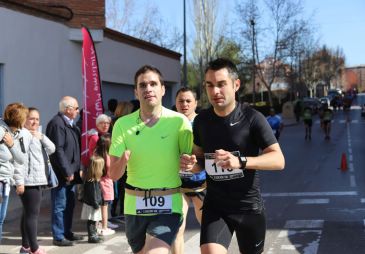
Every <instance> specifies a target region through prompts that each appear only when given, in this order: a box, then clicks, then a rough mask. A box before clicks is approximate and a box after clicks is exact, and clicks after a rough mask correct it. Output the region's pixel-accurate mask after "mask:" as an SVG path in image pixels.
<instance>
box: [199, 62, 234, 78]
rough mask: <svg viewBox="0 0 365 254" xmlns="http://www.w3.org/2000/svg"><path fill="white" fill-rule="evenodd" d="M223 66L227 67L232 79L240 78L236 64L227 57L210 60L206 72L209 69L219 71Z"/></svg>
mask: <svg viewBox="0 0 365 254" xmlns="http://www.w3.org/2000/svg"><path fill="white" fill-rule="evenodd" d="M223 68H226V69H227V71H228V73H229V75H230V76H231V78H232V79H238V70H237V67H236V65H235V64H234V63H233V62H232V61H231V60H228V59H226V58H217V59H215V60H213V61H210V62H209V63H208V66H207V68H206V69H205V74H206V73H207V72H208V71H209V70H213V71H218V70H220V69H223Z"/></svg>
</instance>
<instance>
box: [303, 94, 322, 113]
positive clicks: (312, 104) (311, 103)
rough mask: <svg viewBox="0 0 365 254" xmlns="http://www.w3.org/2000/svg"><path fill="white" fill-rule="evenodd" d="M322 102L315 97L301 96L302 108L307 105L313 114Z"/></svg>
mask: <svg viewBox="0 0 365 254" xmlns="http://www.w3.org/2000/svg"><path fill="white" fill-rule="evenodd" d="M321 106H322V104H321V102H320V100H319V99H318V98H316V97H305V98H303V108H305V107H309V108H310V109H311V110H312V113H313V114H316V113H317V112H318V110H319V109H320V108H321Z"/></svg>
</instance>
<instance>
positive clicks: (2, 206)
mask: <svg viewBox="0 0 365 254" xmlns="http://www.w3.org/2000/svg"><path fill="white" fill-rule="evenodd" d="M8 203H9V196H3V202H2V203H0V243H1V238H2V235H3V224H4V220H5V217H6V210H7V209H8Z"/></svg>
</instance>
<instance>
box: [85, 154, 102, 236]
mask: <svg viewBox="0 0 365 254" xmlns="http://www.w3.org/2000/svg"><path fill="white" fill-rule="evenodd" d="M104 165H105V164H104V159H103V158H102V157H97V156H95V157H94V156H93V157H91V159H90V165H89V167H88V170H87V171H86V173H85V175H84V180H85V181H84V185H83V187H84V196H83V199H82V201H83V203H84V204H83V205H82V210H81V219H82V220H87V235H88V242H89V243H100V242H102V241H103V238H102V237H100V236H99V235H98V233H97V230H96V223H97V222H98V221H100V220H101V219H102V218H101V210H100V206H101V204H102V203H103V200H102V193H101V190H100V179H101V176H102V175H103V168H104Z"/></svg>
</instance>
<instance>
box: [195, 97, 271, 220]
mask: <svg viewBox="0 0 365 254" xmlns="http://www.w3.org/2000/svg"><path fill="white" fill-rule="evenodd" d="M193 133H194V144H195V145H197V146H199V147H201V148H202V149H203V151H204V153H214V152H215V150H218V149H223V150H226V151H240V153H241V156H242V155H243V156H247V157H251V156H253V157H255V156H258V155H259V154H260V151H261V150H263V149H265V148H266V147H268V146H270V145H272V144H275V143H277V140H276V138H275V136H274V134H273V132H272V129H271V127H270V125H269V124H268V122H267V121H266V119H265V117H264V116H263V115H262V114H261V113H259V112H258V111H256V110H254V109H252V108H251V107H250V106H248V105H245V104H241V103H236V107H235V109H234V110H233V111H232V112H231V113H230V114H229V115H228V116H226V117H219V116H217V115H216V114H215V113H214V110H213V108H212V107H211V108H209V109H206V110H203V111H201V112H200V113H199V115H198V116H197V117H196V118H195V120H194V124H193ZM204 207H205V208H207V207H212V208H214V209H219V210H222V211H226V212H229V213H236V212H237V213H240V212H242V211H253V212H261V210H262V209H263V202H262V198H261V195H260V188H259V175H258V173H257V171H256V170H249V169H245V170H244V177H242V178H237V179H232V180H226V181H215V180H212V178H211V177H210V176H208V175H207V195H206V197H205V200H204Z"/></svg>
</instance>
